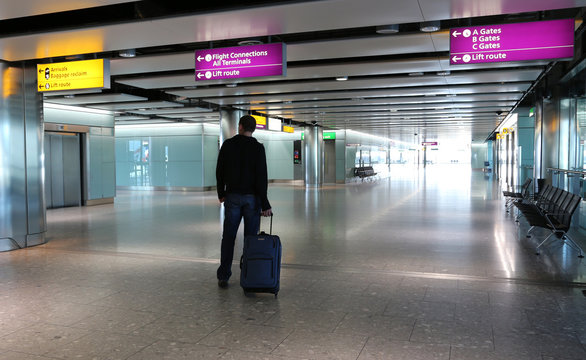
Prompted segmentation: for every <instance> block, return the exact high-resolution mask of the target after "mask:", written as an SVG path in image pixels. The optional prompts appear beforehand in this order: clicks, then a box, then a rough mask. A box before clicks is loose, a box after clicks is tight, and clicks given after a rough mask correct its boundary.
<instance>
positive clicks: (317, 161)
mask: <svg viewBox="0 0 586 360" xmlns="http://www.w3.org/2000/svg"><path fill="white" fill-rule="evenodd" d="M323 142H324V140H323V128H321V127H319V126H306V127H305V139H304V140H303V148H304V153H305V161H304V165H305V166H304V170H305V176H304V179H305V186H308V187H319V186H321V185H322V184H323V177H324V152H323Z"/></svg>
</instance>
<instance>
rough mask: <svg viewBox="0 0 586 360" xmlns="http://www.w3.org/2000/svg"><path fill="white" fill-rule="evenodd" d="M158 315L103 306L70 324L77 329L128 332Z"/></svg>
mask: <svg viewBox="0 0 586 360" xmlns="http://www.w3.org/2000/svg"><path fill="white" fill-rule="evenodd" d="M160 317H161V315H159V314H154V313H149V312H143V311H132V310H120V309H108V308H104V310H103V311H101V312H99V313H97V314H95V315H93V316H91V317H88V318H85V319H84V320H82V321H79V322H77V323H75V324H73V325H71V326H72V327H75V328H78V329H86V330H99V331H103V332H113V333H117V334H130V333H131V332H133V331H134V330H137V329H139V328H141V327H143V326H145V325H147V324H150V323H152V322H153V321H155V320H157V319H158V318H160Z"/></svg>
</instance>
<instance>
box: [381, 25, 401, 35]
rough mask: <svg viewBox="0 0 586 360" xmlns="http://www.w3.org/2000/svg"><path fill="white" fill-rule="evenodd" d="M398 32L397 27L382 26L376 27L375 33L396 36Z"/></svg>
mask: <svg viewBox="0 0 586 360" xmlns="http://www.w3.org/2000/svg"><path fill="white" fill-rule="evenodd" d="M398 32H399V25H382V26H377V27H376V33H377V34H381V35H387V34H396V33H398Z"/></svg>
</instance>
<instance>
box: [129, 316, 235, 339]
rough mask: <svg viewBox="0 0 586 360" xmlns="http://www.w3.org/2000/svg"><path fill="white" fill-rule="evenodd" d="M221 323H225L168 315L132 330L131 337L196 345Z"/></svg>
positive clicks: (222, 321)
mask: <svg viewBox="0 0 586 360" xmlns="http://www.w3.org/2000/svg"><path fill="white" fill-rule="evenodd" d="M223 323H225V321H224V320H217V319H216V320H213V319H212V320H210V319H205V318H201V317H184V316H175V315H169V316H163V317H161V318H159V319H157V320H155V321H153V322H151V323H149V324H147V325H145V326H143V327H141V328H139V329H137V330H134V331H133V332H132V335H135V336H143V337H149V338H153V339H158V340H167V341H178V342H184V343H197V342H198V341H199V340H201V339H203V338H204V337H206V336H207V335H209V334H210V333H211V332H212V331H214V330H216V329H217V328H218V327H220V326H221V325H222V324H223Z"/></svg>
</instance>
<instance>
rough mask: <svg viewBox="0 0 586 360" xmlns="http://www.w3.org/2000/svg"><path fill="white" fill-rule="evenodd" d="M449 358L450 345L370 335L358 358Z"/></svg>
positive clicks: (412, 359) (383, 359)
mask: <svg viewBox="0 0 586 360" xmlns="http://www.w3.org/2000/svg"><path fill="white" fill-rule="evenodd" d="M404 359H409V360H449V359H450V345H437V344H423V343H413V342H408V341H393V340H387V339H383V338H376V337H372V338H369V339H368V342H367V343H366V346H365V347H364V349H363V350H362V352H361V353H360V357H358V360H404Z"/></svg>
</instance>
